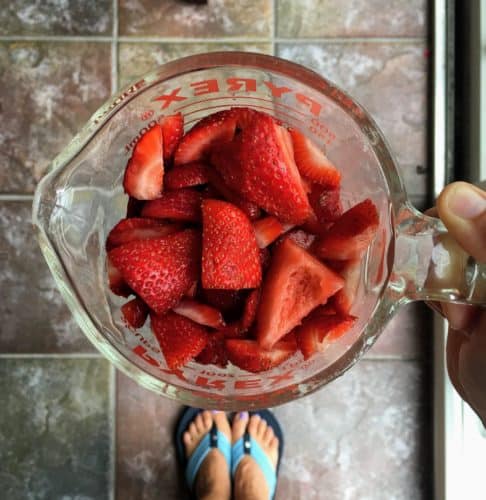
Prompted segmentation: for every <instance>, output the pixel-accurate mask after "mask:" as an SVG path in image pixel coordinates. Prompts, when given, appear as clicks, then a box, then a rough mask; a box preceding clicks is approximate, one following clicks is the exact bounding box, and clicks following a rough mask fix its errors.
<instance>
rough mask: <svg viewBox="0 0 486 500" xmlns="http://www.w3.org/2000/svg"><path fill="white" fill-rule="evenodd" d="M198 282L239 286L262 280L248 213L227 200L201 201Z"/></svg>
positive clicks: (205, 285) (245, 286)
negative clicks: (201, 232)
mask: <svg viewBox="0 0 486 500" xmlns="http://www.w3.org/2000/svg"><path fill="white" fill-rule="evenodd" d="M202 218H203V244H202V274H201V278H202V285H203V287H204V288H219V289H229V290H240V289H242V288H256V287H257V286H259V285H260V282H261V280H262V268H261V264H260V253H259V249H258V245H257V243H256V239H255V233H254V231H253V227H252V225H251V222H250V220H249V219H248V217H247V216H246V215H245V214H244V213H243V212H242V211H241V210H240V209H239V208H237V207H236V206H234V205H232V204H231V203H227V202H225V201H219V200H204V201H203V203H202Z"/></svg>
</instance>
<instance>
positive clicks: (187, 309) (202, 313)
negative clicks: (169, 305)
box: [173, 299, 225, 328]
mask: <svg viewBox="0 0 486 500" xmlns="http://www.w3.org/2000/svg"><path fill="white" fill-rule="evenodd" d="M173 311H174V312H176V313H177V314H180V315H181V316H184V317H186V318H189V319H191V320H192V321H194V322H195V323H199V324H200V325H205V326H210V327H211V328H221V327H223V326H225V322H224V319H223V316H222V315H221V313H220V312H219V311H218V310H217V309H214V307H211V306H208V305H206V304H202V303H200V302H197V301H195V300H191V299H182V300H181V301H180V302H179V304H177V306H175V307H174V308H173Z"/></svg>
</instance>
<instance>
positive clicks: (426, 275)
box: [389, 203, 486, 306]
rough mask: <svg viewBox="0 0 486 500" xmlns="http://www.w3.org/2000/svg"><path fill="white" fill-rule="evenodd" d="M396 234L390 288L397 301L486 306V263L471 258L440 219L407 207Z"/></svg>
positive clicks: (397, 226)
mask: <svg viewBox="0 0 486 500" xmlns="http://www.w3.org/2000/svg"><path fill="white" fill-rule="evenodd" d="M395 231H396V234H395V256H394V264H393V268H392V272H391V276H390V282H389V284H390V288H391V291H392V292H394V293H395V294H396V296H397V297H401V298H403V299H405V300H427V301H440V302H455V303H459V304H474V305H483V306H486V263H478V262H476V261H475V259H473V258H472V257H471V256H470V255H468V254H467V253H466V252H465V251H464V250H463V249H462V247H461V246H460V245H459V243H457V241H456V240H455V239H454V238H452V236H451V235H450V234H449V233H448V232H447V229H446V227H445V226H444V224H443V223H442V222H441V221H440V219H437V218H434V217H428V216H427V215H424V214H423V213H421V212H419V211H418V210H416V209H415V208H414V207H413V206H411V205H409V204H408V203H407V204H405V205H404V206H403V208H402V209H401V210H400V212H399V213H398V217H397V220H396V225H395Z"/></svg>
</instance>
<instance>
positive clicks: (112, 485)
mask: <svg viewBox="0 0 486 500" xmlns="http://www.w3.org/2000/svg"><path fill="white" fill-rule="evenodd" d="M116 386H117V382H116V368H115V367H114V366H113V365H112V364H110V387H109V391H110V393H109V408H108V412H109V413H108V415H109V423H110V450H109V452H110V471H109V478H108V487H109V492H108V495H109V498H110V500H115V495H116Z"/></svg>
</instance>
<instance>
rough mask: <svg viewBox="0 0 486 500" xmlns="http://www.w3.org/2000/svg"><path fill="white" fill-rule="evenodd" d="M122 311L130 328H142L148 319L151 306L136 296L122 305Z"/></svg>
mask: <svg viewBox="0 0 486 500" xmlns="http://www.w3.org/2000/svg"><path fill="white" fill-rule="evenodd" d="M121 313H122V316H123V320H124V321H125V323H126V324H127V326H128V327H129V328H142V326H143V325H144V324H145V320H146V319H147V316H148V313H149V308H148V307H147V304H145V302H144V301H143V300H142V299H140V298H139V297H135V298H134V299H132V300H130V301H129V302H127V303H126V304H123V305H122V306H121Z"/></svg>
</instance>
